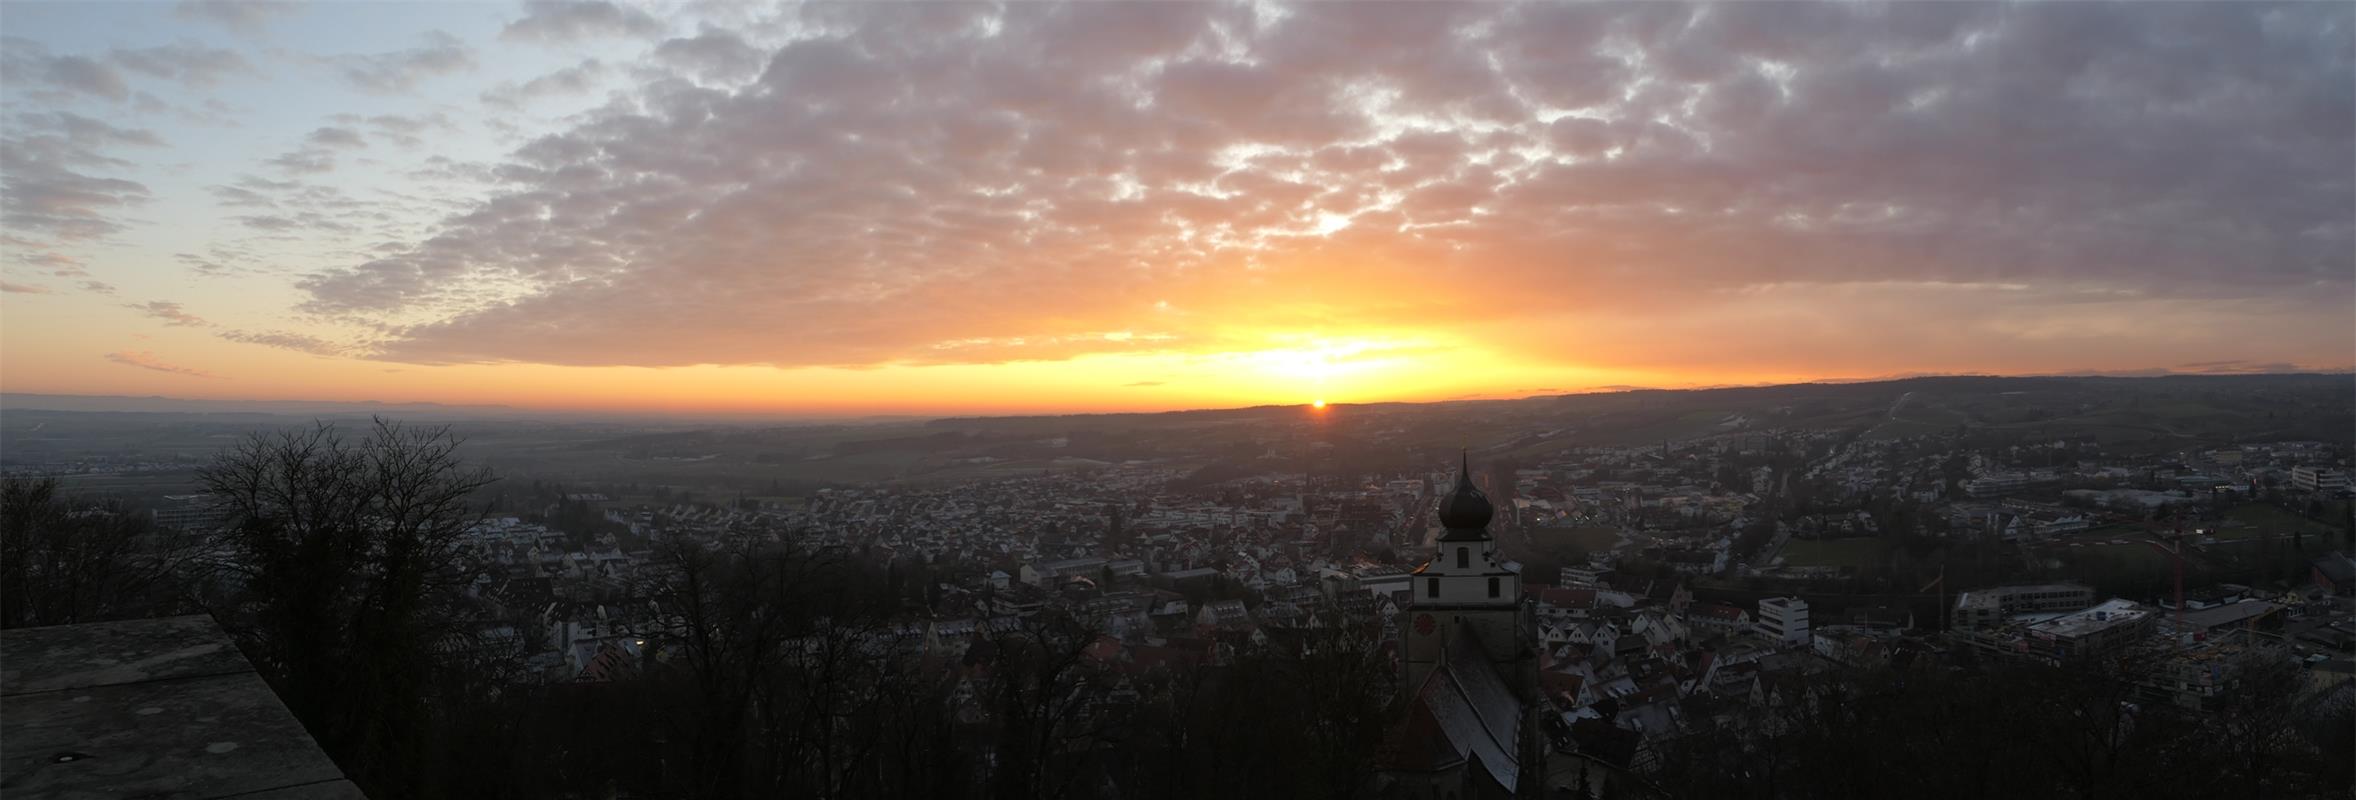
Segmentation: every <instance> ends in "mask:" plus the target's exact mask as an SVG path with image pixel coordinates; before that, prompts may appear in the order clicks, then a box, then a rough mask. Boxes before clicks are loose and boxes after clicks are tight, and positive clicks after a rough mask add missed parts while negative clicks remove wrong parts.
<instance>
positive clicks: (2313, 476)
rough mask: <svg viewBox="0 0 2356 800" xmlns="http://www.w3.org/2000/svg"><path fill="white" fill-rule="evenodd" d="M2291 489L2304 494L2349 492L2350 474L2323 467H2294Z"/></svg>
mask: <svg viewBox="0 0 2356 800" xmlns="http://www.w3.org/2000/svg"><path fill="white" fill-rule="evenodd" d="M2291 488H2293V489H2297V490H2299V491H2302V492H2321V493H2330V492H2345V491H2348V473H2345V472H2341V471H2339V470H2336V469H2325V468H2323V467H2292V468H2291Z"/></svg>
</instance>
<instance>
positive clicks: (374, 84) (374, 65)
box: [333, 30, 475, 94]
mask: <svg viewBox="0 0 2356 800" xmlns="http://www.w3.org/2000/svg"><path fill="white" fill-rule="evenodd" d="M333 62H334V63H335V64H337V65H338V66H339V67H340V68H341V69H342V75H343V77H344V80H346V81H348V82H350V83H351V84H352V85H353V86H355V87H358V88H359V89H360V90H362V91H367V92H374V93H377V94H398V93H401V92H406V91H409V90H410V89H412V88H415V87H416V86H417V84H418V83H420V82H423V81H424V80H426V79H428V78H433V77H436V76H440V75H447V74H450V73H453V72H461V71H465V70H469V69H473V68H474V66H475V60H474V50H473V48H470V47H467V45H466V43H465V42H464V41H460V40H459V38H458V37H456V36H452V35H450V34H448V33H444V32H442V31H438V30H437V31H432V32H430V33H427V34H426V35H425V42H424V44H422V45H420V46H418V47H413V48H410V49H407V50H396V51H393V52H389V53H372V54H361V55H347V56H340V57H337V58H335V59H333Z"/></svg>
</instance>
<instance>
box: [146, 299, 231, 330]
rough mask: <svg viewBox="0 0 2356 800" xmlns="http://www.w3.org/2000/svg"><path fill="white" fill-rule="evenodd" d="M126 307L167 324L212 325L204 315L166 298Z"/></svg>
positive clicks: (190, 326) (185, 326) (195, 326)
mask: <svg viewBox="0 0 2356 800" xmlns="http://www.w3.org/2000/svg"><path fill="white" fill-rule="evenodd" d="M124 308H129V309H133V310H136V311H138V312H139V313H142V314H145V315H147V316H149V317H153V318H155V319H160V320H163V321H164V324H165V325H170V326H173V327H182V328H202V327H207V326H210V325H212V323H210V322H206V321H205V320H204V318H203V317H199V316H197V315H195V314H190V313H188V312H187V311H185V310H182V309H181V308H180V304H179V303H174V302H170V301H166V300H151V301H148V302H147V303H144V304H142V303H132V304H129V305H126V306H124Z"/></svg>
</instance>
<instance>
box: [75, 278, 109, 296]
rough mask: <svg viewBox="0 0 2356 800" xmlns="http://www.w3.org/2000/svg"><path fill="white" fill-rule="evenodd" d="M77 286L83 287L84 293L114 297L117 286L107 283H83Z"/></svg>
mask: <svg viewBox="0 0 2356 800" xmlns="http://www.w3.org/2000/svg"><path fill="white" fill-rule="evenodd" d="M77 285H79V286H81V287H82V291H85V292H89V293H91V294H103V295H108V296H112V295H113V294H114V293H115V285H114V284H111V283H107V282H105V281H83V282H81V283H80V284H77Z"/></svg>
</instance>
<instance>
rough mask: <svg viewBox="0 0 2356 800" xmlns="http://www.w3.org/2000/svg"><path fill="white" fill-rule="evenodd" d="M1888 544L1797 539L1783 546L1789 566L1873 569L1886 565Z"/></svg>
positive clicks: (1784, 558)
mask: <svg viewBox="0 0 2356 800" xmlns="http://www.w3.org/2000/svg"><path fill="white" fill-rule="evenodd" d="M1889 549H1890V545H1889V543H1888V542H1885V541H1882V540H1880V539H1874V538H1857V539H1793V540H1791V541H1790V542H1788V543H1786V544H1785V545H1784V546H1783V553H1782V554H1781V555H1782V558H1783V565H1784V566H1787V567H1870V566H1874V565H1878V564H1880V563H1882V556H1883V554H1885V553H1887V552H1888V551H1889Z"/></svg>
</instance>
